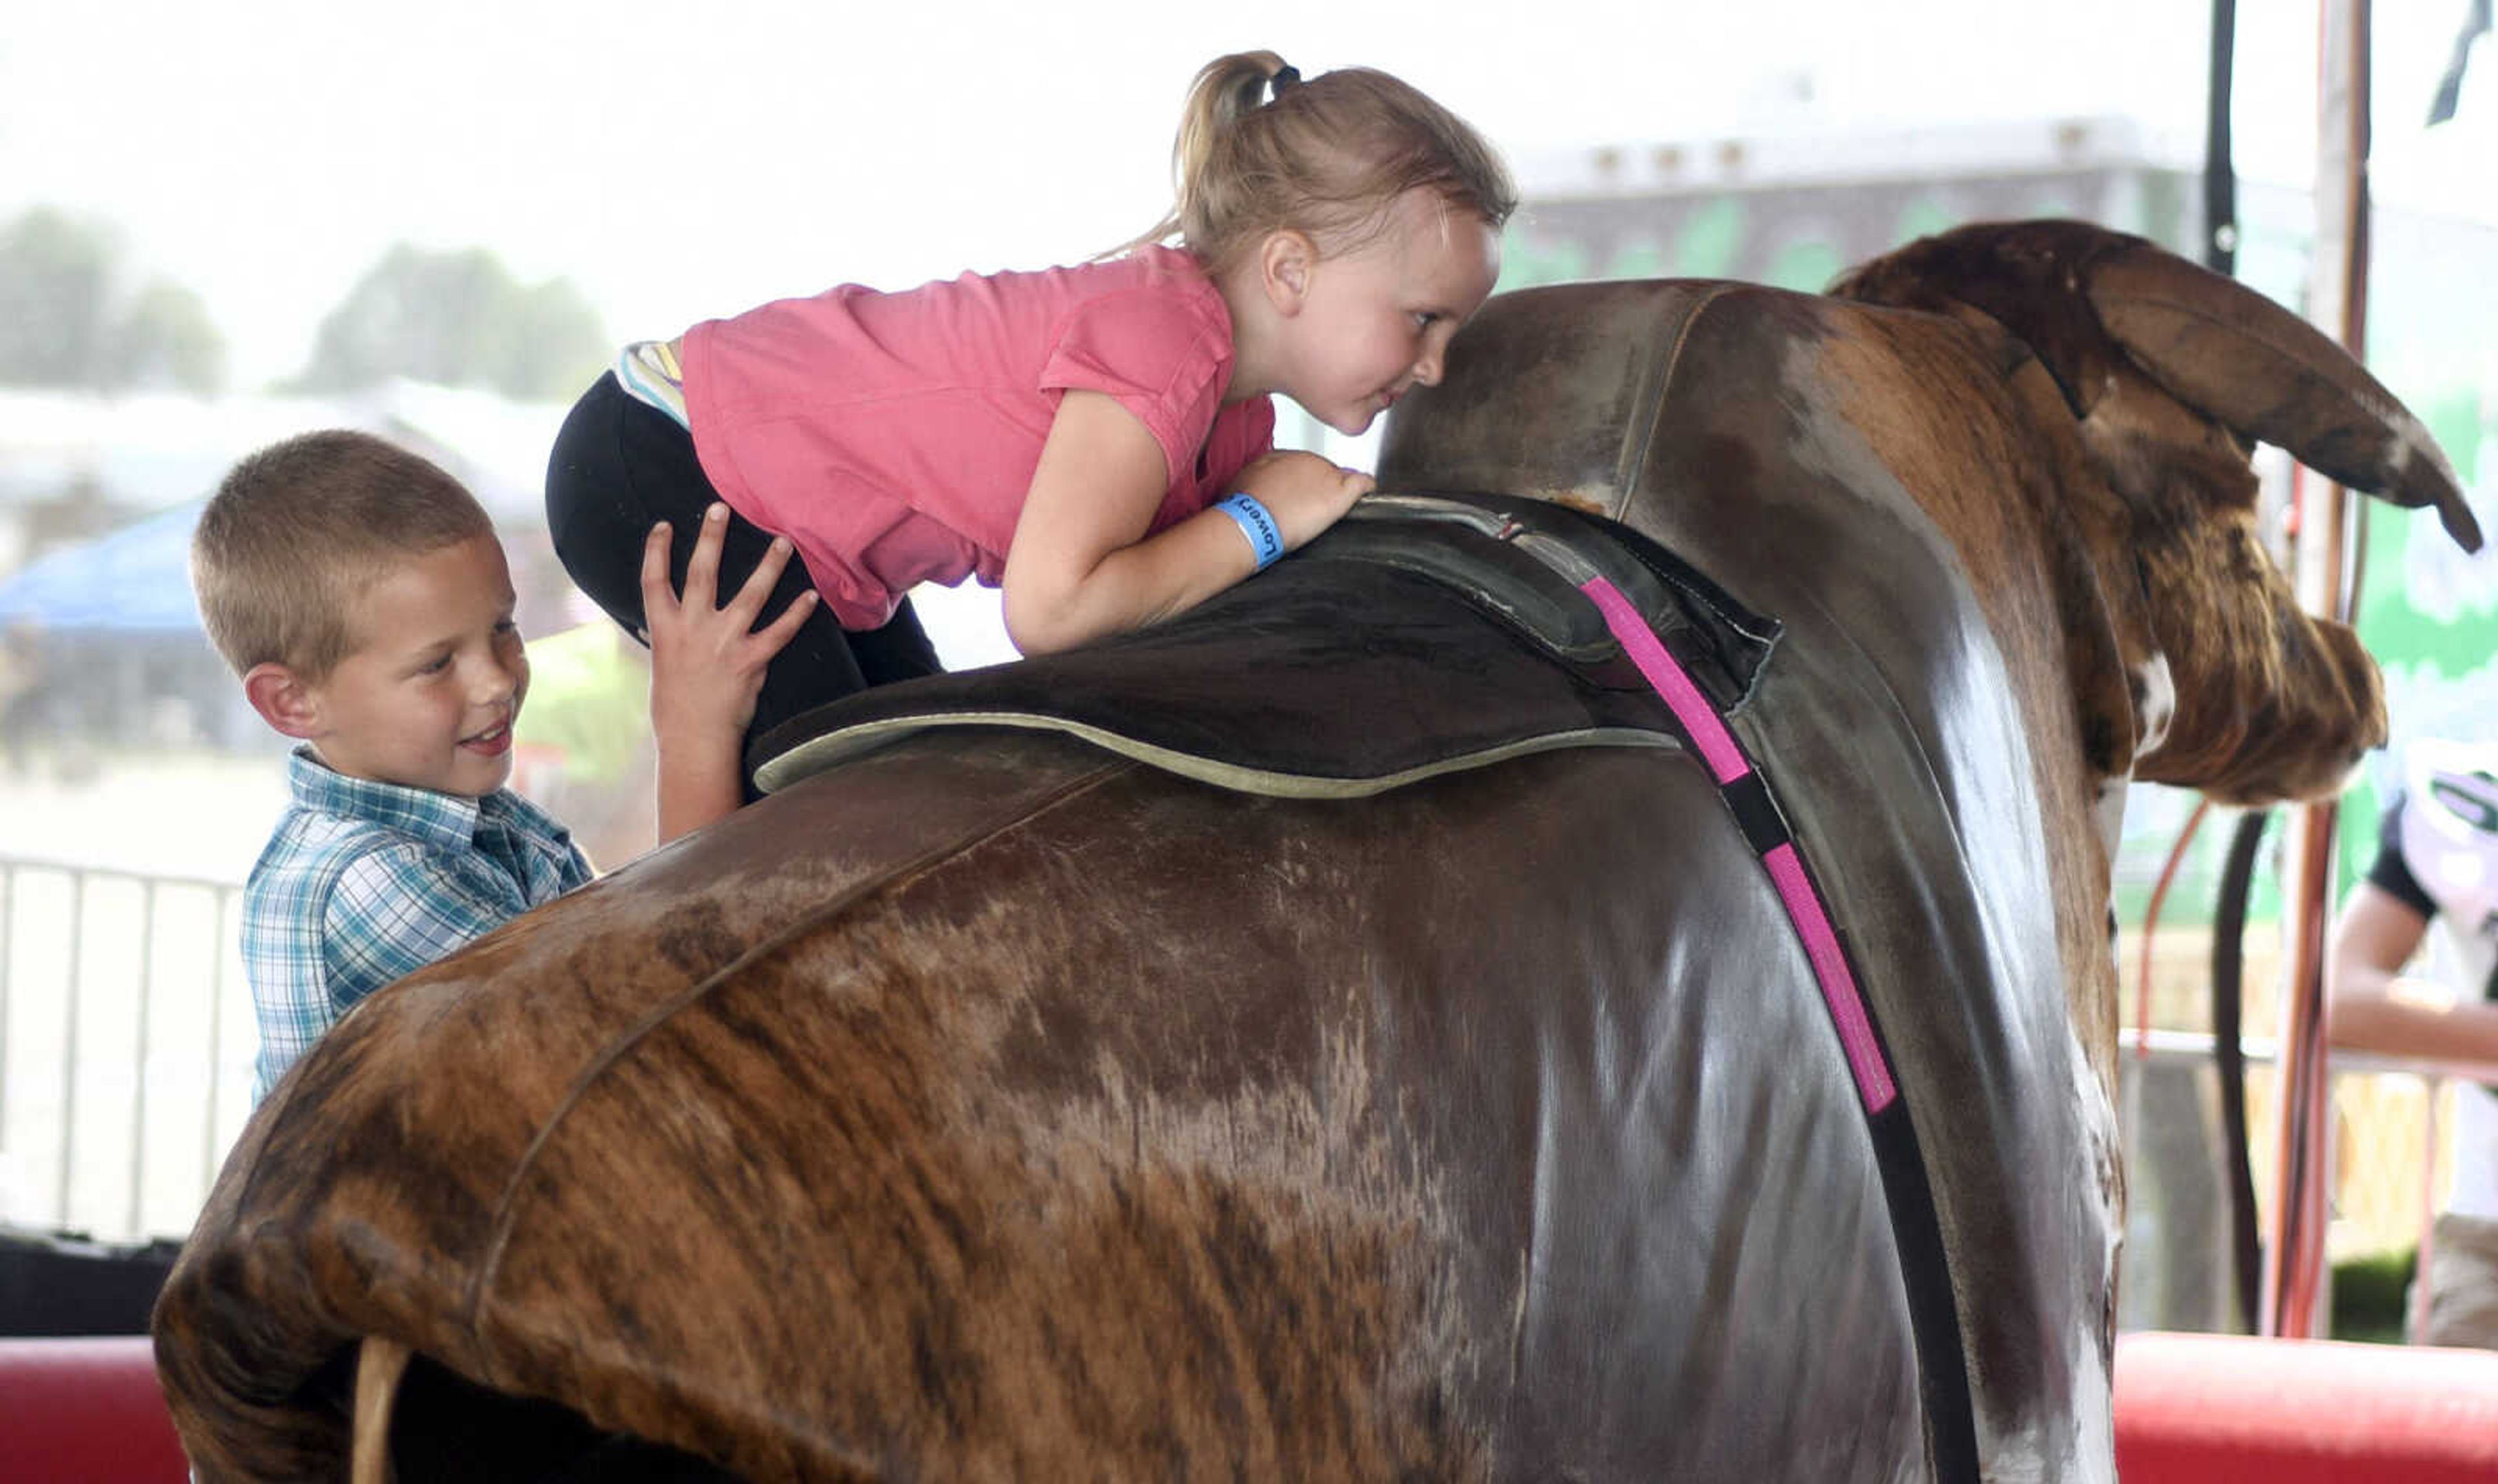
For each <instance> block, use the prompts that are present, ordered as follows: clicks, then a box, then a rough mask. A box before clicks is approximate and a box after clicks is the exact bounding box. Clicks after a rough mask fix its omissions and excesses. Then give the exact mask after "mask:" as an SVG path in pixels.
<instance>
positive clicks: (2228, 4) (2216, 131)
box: [2203, 0, 2238, 277]
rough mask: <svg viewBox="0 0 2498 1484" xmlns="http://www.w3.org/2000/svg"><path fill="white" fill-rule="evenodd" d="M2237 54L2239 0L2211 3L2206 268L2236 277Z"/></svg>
mask: <svg viewBox="0 0 2498 1484" xmlns="http://www.w3.org/2000/svg"><path fill="white" fill-rule="evenodd" d="M2237 53H2238V4H2237V0H2212V70H2211V81H2210V85H2209V86H2208V87H2206V88H2205V89H2204V114H2203V266H2204V267H2205V268H2210V269H2211V270H2212V271H2214V272H2216V273H2226V274H2228V275H2230V276H2232V277H2234V276H2235V275H2236V273H2237V267H2238V172H2237V166H2236V165H2235V164H2234V163H2233V162H2232V155H2231V152H2230V145H2229V88H2230V82H2231V79H2232V78H2234V76H2235V75H2236V72H2237Z"/></svg>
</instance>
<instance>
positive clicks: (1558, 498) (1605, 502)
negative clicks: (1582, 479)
mask: <svg viewBox="0 0 2498 1484" xmlns="http://www.w3.org/2000/svg"><path fill="white" fill-rule="evenodd" d="M1528 493H1529V494H1531V495H1532V496H1533V497H1534V498H1536V499H1539V500H1550V501H1552V502H1553V504H1555V505H1567V506H1569V507H1570V508H1571V509H1572V510H1576V511H1580V512H1583V513H1584V514H1586V515H1591V516H1603V517H1605V518H1606V519H1607V520H1611V519H1613V518H1614V517H1615V516H1616V515H1617V514H1618V507H1619V506H1620V504H1621V491H1620V490H1618V489H1615V488H1614V487H1613V486H1611V485H1581V486H1580V487H1579V488H1577V489H1539V490H1530V491H1528Z"/></svg>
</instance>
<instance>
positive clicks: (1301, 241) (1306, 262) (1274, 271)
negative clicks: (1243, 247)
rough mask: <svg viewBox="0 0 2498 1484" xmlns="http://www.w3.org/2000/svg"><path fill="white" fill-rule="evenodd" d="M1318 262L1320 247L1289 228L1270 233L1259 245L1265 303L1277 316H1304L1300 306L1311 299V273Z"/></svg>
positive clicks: (1260, 283)
mask: <svg viewBox="0 0 2498 1484" xmlns="http://www.w3.org/2000/svg"><path fill="white" fill-rule="evenodd" d="M1318 261H1319V248H1318V244H1317V243H1316V242H1313V241H1311V240H1310V239H1309V237H1308V236H1307V235H1306V234H1304V233H1299V232H1295V231H1293V230H1292V229H1290V228H1285V229H1283V230H1281V231H1277V232H1270V233H1267V234H1266V239H1265V241H1263V242H1261V243H1259V244H1258V281H1259V286H1260V287H1261V288H1263V289H1265V291H1266V302H1267V303H1269V304H1272V305H1273V306H1274V309H1275V312H1276V313H1277V314H1281V315H1288V316H1289V315H1295V314H1298V313H1300V312H1301V303H1302V301H1303V300H1306V299H1307V298H1308V297H1309V292H1310V270H1311V269H1312V268H1316V267H1317V266H1318Z"/></svg>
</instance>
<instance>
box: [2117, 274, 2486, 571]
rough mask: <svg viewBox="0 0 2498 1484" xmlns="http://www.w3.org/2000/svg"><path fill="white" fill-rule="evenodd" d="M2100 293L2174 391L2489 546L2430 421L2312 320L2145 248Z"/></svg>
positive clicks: (2140, 358) (2146, 363)
mask: <svg viewBox="0 0 2498 1484" xmlns="http://www.w3.org/2000/svg"><path fill="white" fill-rule="evenodd" d="M2089 293H2090V300H2091V307H2092V308H2093V309H2094V310H2095V311H2097V313H2098V317H2099V323H2100V324H2101V325H2103V326H2105V327H2106V328H2107V332H2108V333H2109V334H2110V335H2112V336H2114V337H2115V338H2116V340H2117V342H2118V343H2119V344H2121V345H2123V346H2124V347H2125V350H2126V353H2127V354H2128V355H2129V356H2130V357H2131V358H2132V359H2133V361H2134V363H2135V364H2137V365H2139V366H2141V367H2142V369H2143V371H2144V372H2145V373H2147V374H2148V375H2149V376H2150V377H2151V379H2152V380H2154V381H2156V382H2158V383H2160V385H2161V386H2162V388H2164V389H2166V391H2167V392H2168V394H2169V395H2172V396H2174V397H2176V398H2177V399H2178V400H2180V401H2182V402H2185V403H2187V404H2188V405H2190V406H2193V407H2194V408H2195V409H2197V410H2198V411H2201V412H2202V413H2204V414H2205V415H2206V416H2209V417H2211V418H2214V419H2216V420H2218V421H2220V422H2221V423H2223V424H2226V426H2229V427H2230V428H2232V429H2234V430H2236V431H2238V432H2240V433H2244V434H2246V435H2247V436H2249V437H2252V438H2258V439H2261V440H2262V441H2264V442H2266V443H2270V444H2274V445H2277V446H2279V447H2281V448H2284V449H2287V450H2289V451H2290V457H2291V458H2296V459H2297V460H2298V461H2299V462H2300V463H2303V464H2305V465H2307V466H2308V467H2309V468H2311V469H2314V470H2316V471H2317V472H2319V473H2321V474H2323V475H2325V476H2327V477H2328V478H2331V479H2335V480H2338V481H2340V482H2341V483H2343V484H2345V485H2348V486H2350V487H2351V488H2352V489H2364V490H2366V491H2367V492H2369V493H2370V494H2374V495H2378V496H2380V497H2381V498H2384V499H2387V500H2391V501H2392V502H2393V503H2395V504H2397V505H2407V506H2411V507H2413V508H2415V509H2417V508H2418V507H2420V506H2424V505H2434V506H2435V507H2437V516H2438V519H2439V520H2440V521H2443V522H2444V523H2445V525H2446V530H2447V534H2448V535H2450V536H2452V537H2453V538H2454V539H2455V541H2456V542H2457V543H2458V544H2460V545H2461V546H2462V548H2463V549H2464V550H2465V551H2467V552H2477V551H2479V550H2481V522H2480V521H2476V520H2474V519H2473V517H2472V508H2471V507H2470V506H2469V505H2466V504H2465V503H2464V500H2463V489H2462V486H2461V484H2460V482H2458V481H2457V480H2456V479H2455V477H2454V467H2453V465H2451V464H2450V463H2448V462H2447V461H2446V455H2445V454H2444V453H2442V452H2440V451H2439V449H2438V446H2437V441H2436V440H2435V439H2433V438H2431V437H2430V436H2429V434H2428V429H2427V428H2425V427H2422V426H2420V423H2419V420H2418V418H2415V417H2413V416H2412V415H2411V413H2410V411H2409V410H2408V409H2406V408H2405V407H2404V406H2403V404H2402V403H2401V402H2400V401H2399V400H2397V399H2396V398H2395V396H2394V395H2393V394H2392V393H2390V392H2388V391H2386V389H2385V387H2384V386H2383V385H2381V384H2380V383H2379V382H2378V381H2377V379H2376V378H2375V377H2373V376H2371V375H2369V374H2368V372H2367V371H2366V369H2365V368H2363V367H2362V366H2361V365H2360V364H2359V363H2358V362H2356V361H2354V360H2353V359H2352V358H2351V356H2350V355H2349V353H2348V352H2346V351H2344V350H2343V349H2342V347H2340V346H2339V345H2336V344H2334V343H2333V342H2332V341H2331V340H2330V339H2327V338H2326V337H2325V336H2324V335H2323V334H2322V333H2320V332H2318V331H2317V330H2316V328H2315V327H2314V326H2312V325H2309V324H2308V323H2307V322H2306V321H2305V320H2302V319H2300V318H2299V317H2298V316H2296V315H2294V314H2292V313H2290V311H2289V310H2287V309H2284V308H2282V307H2281V306H2280V305H2279V304H2276V303H2274V302H2273V301H2272V300H2268V299H2266V298H2264V297H2263V296H2262V295H2260V294H2258V293H2257V292H2255V291H2254V290H2253V289H2250V288H2247V287H2245V286H2244V285H2242V284H2239V283H2237V282H2236V281H2234V280H2232V279H2228V278H2224V277H2222V276H2221V275H2220V274H2218V273H2214V272H2209V271H2207V270H2205V269H2203V268H2197V267H2195V266H2194V264H2192V263H2189V262H2187V261H2186V260H2184V259H2183V258H2177V257H2172V256H2170V255H2169V254H2167V253H2163V252H2159V251H2157V250H2150V249H2144V248H2135V249H2130V250H2127V251H2122V252H2118V253H2115V254H2112V255H2110V256H2109V257H2107V258H2105V259H2102V260H2101V261H2100V262H2099V263H2098V264H2097V265H2095V266H2094V267H2093V268H2092V270H2091V274H2090V288H2089Z"/></svg>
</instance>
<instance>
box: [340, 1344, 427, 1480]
mask: <svg viewBox="0 0 2498 1484" xmlns="http://www.w3.org/2000/svg"><path fill="white" fill-rule="evenodd" d="M414 1354H415V1352H414V1351H413V1350H410V1349H409V1348H408V1347H407V1346H406V1345H403V1344H401V1343H400V1342H398V1341H396V1340H384V1339H382V1338H380V1337H379V1336H368V1337H367V1339H366V1340H365V1342H364V1346H363V1348H362V1349H361V1350H360V1351H359V1352H358V1354H357V1356H356V1403H355V1417H356V1420H355V1430H354V1433H353V1434H352V1441H351V1443H350V1451H349V1454H348V1461H347V1478H348V1480H349V1484H391V1478H392V1475H393V1473H394V1470H393V1469H392V1468H391V1462H390V1431H391V1412H392V1411H393V1410H394V1409H396V1407H397V1405H398V1403H399V1383H400V1378H401V1377H403V1376H405V1375H406V1374H407V1363H408V1360H409V1358H410V1357H411V1356H412V1355H414Z"/></svg>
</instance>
